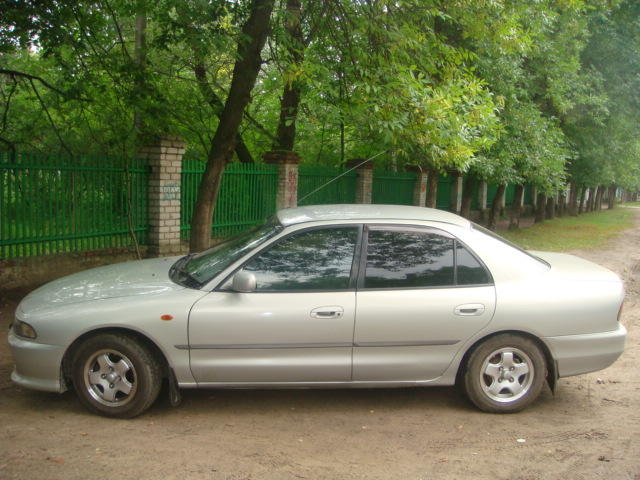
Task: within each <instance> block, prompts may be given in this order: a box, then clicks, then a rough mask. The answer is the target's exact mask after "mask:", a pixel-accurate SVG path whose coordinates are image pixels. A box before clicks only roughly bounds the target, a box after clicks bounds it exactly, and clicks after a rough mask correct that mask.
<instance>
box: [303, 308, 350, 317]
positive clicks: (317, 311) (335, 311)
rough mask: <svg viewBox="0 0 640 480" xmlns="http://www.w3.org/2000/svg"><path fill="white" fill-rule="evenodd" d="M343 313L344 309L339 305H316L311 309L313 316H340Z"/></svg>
mask: <svg viewBox="0 0 640 480" xmlns="http://www.w3.org/2000/svg"><path fill="white" fill-rule="evenodd" d="M343 314H344V309H343V308H342V307H340V306H336V305H334V306H328V307H318V308H314V309H313V310H311V316H312V317H313V318H340V317H342V315H343Z"/></svg>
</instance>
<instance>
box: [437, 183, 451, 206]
mask: <svg viewBox="0 0 640 480" xmlns="http://www.w3.org/2000/svg"><path fill="white" fill-rule="evenodd" d="M452 182H453V177H452V176H450V175H440V176H439V177H438V188H437V190H436V208H438V209H440V210H448V211H451V183H452Z"/></svg>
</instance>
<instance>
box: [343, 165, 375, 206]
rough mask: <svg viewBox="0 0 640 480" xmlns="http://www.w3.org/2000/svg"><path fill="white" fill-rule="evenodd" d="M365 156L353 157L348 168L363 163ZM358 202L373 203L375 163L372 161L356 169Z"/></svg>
mask: <svg viewBox="0 0 640 480" xmlns="http://www.w3.org/2000/svg"><path fill="white" fill-rule="evenodd" d="M363 161H364V158H353V159H351V160H349V161H348V162H347V168H353V167H355V166H356V165H358V164H360V163H362V162H363ZM356 174H357V175H358V176H357V178H356V203H371V202H372V200H371V199H372V190H373V165H372V164H371V163H370V162H367V163H365V164H364V165H361V166H360V167H359V168H357V169H356Z"/></svg>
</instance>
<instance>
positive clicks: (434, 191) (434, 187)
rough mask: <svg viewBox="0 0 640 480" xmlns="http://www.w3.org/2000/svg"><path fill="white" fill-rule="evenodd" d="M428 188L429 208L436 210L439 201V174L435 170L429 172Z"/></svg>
mask: <svg viewBox="0 0 640 480" xmlns="http://www.w3.org/2000/svg"><path fill="white" fill-rule="evenodd" d="M427 187H428V188H427V207H429V208H436V204H437V201H438V172H436V171H435V170H429V176H428V178H427Z"/></svg>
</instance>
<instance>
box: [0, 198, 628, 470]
mask: <svg viewBox="0 0 640 480" xmlns="http://www.w3.org/2000/svg"><path fill="white" fill-rule="evenodd" d="M637 220H638V221H637V222H636V228H634V229H631V230H628V231H626V232H623V233H622V234H621V235H620V236H619V237H618V238H617V239H615V240H613V241H611V242H610V243H609V244H608V245H606V246H605V247H604V248H600V249H597V250H585V251H573V252H571V253H574V254H577V255H580V256H582V257H584V258H587V259H589V260H592V261H595V262H597V263H600V264H602V265H604V266H607V267H608V268H610V269H612V270H614V271H616V272H617V273H618V274H620V275H621V276H622V277H623V278H624V280H625V283H626V289H627V299H626V302H625V309H624V313H623V318H622V321H623V323H624V324H625V326H626V327H627V328H628V329H629V337H628V341H627V347H626V351H625V353H624V355H623V356H622V357H621V358H620V359H619V360H618V361H617V362H616V363H615V364H614V365H613V366H612V367H610V368H608V369H607V370H604V371H601V372H596V373H593V374H589V375H582V376H579V377H573V378H568V379H562V380H561V381H560V383H559V387H558V389H557V391H556V394H555V396H554V395H552V394H551V392H550V391H549V390H548V389H547V390H546V391H544V392H543V394H542V395H541V397H540V399H539V400H538V401H537V402H536V403H535V404H534V405H533V406H532V407H530V408H529V409H528V410H526V411H525V412H522V413H519V414H514V415H489V414H484V413H481V412H479V411H477V410H476V409H475V408H474V407H472V406H471V405H470V404H469V403H468V402H467V401H466V400H465V398H464V397H463V396H461V395H460V394H459V393H458V392H457V391H456V390H455V389H454V388H424V389H382V390H289V391H286V390H279V391H270V390H261V391H248V390H235V391H231V390H228V391H186V392H184V402H183V404H182V406H181V407H179V408H171V407H170V406H169V405H168V401H167V400H166V398H164V396H163V397H162V398H161V399H160V401H158V402H157V403H156V405H155V406H154V407H153V408H152V409H151V410H150V411H149V412H148V413H147V414H145V415H143V416H142V417H139V418H137V419H134V420H128V421H126V420H108V419H105V418H101V417H98V416H95V415H91V414H89V413H87V412H85V411H84V410H83V408H82V407H81V405H80V404H79V402H78V401H77V400H76V398H75V396H74V394H73V393H65V394H63V395H57V394H47V393H40V392H32V391H28V390H23V389H20V388H18V387H16V386H14V385H13V384H12V383H11V382H10V380H9V375H10V372H11V368H12V366H11V357H10V354H9V351H8V347H7V345H6V340H0V479H14V478H17V479H30V480H36V479H46V480H55V479H65V480H66V479H69V480H70V479H86V478H92V479H96V480H99V479H112V478H119V479H137V480H142V479H157V478H166V479H229V480H231V479H234V480H235V479H237V480H240V479H297V478H306V479H355V478H367V479H383V478H384V479H386V478H394V479H396V478H402V479H421V478H424V479H427V478H445V479H447V478H452V479H453V478H456V479H458V478H466V477H469V478H474V479H512V480H515V479H522V480H524V479H542V478H563V479H591V478H610V479H631V480H640V373H639V372H640V370H639V369H638V364H639V362H640V348H639V347H640V328H639V324H640V209H638V215H637ZM22 293H26V292H22ZM19 299H20V294H19V293H16V292H14V293H13V294H11V295H10V298H6V295H3V296H2V297H1V298H0V327H2V328H4V329H6V328H7V326H8V324H9V323H10V319H11V318H12V316H13V312H14V310H15V307H16V305H17V302H18V301H19ZM522 440H524V441H522Z"/></svg>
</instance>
